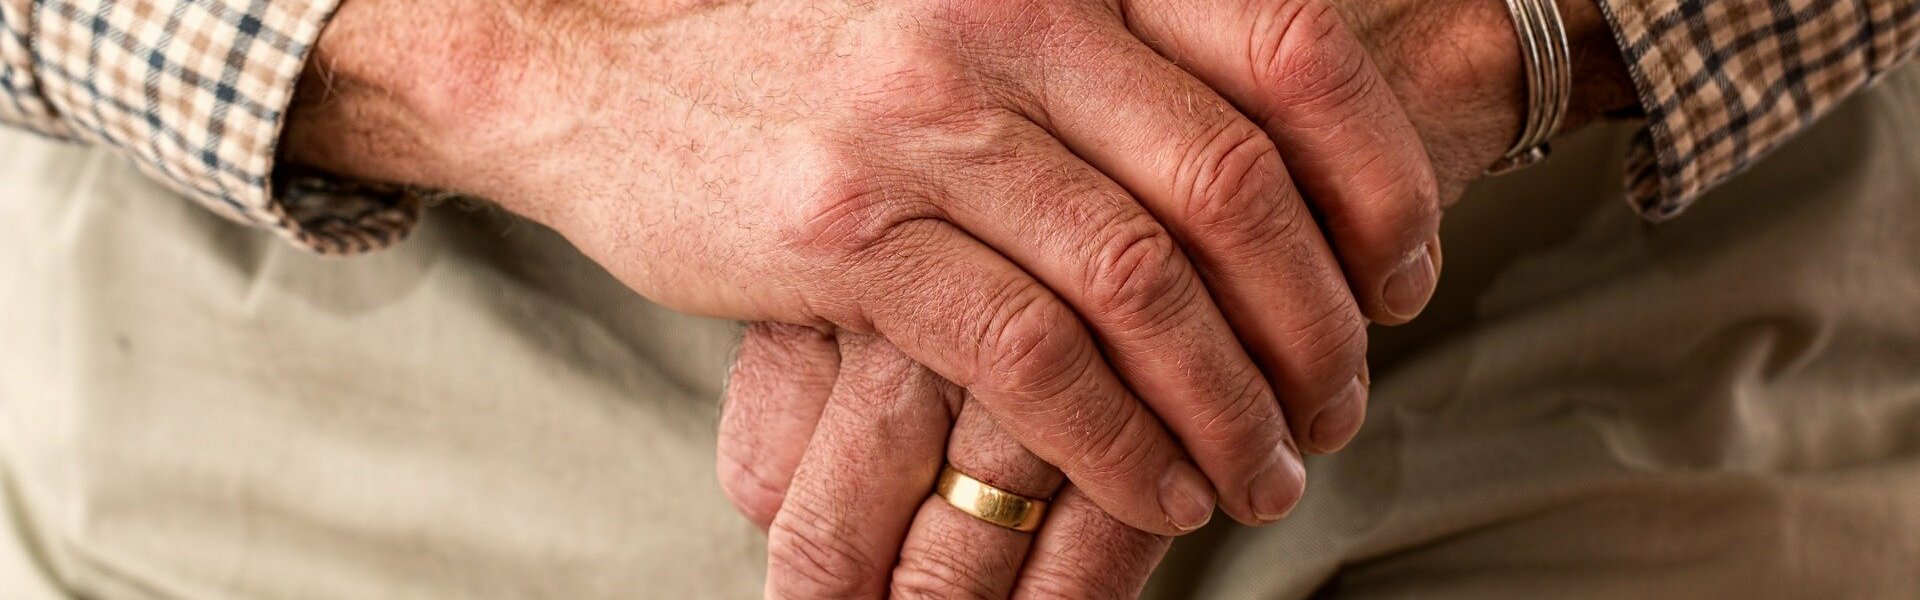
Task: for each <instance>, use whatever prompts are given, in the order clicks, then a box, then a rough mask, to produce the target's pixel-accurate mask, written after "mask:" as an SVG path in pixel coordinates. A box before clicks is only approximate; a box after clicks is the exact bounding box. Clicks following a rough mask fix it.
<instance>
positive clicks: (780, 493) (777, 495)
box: [717, 452, 787, 528]
mask: <svg viewBox="0 0 1920 600" xmlns="http://www.w3.org/2000/svg"><path fill="white" fill-rule="evenodd" d="M752 464H753V463H751V462H749V461H745V460H741V459H740V457H739V456H736V455H735V454H733V453H730V452H722V453H721V455H720V461H719V465H718V467H717V468H718V469H719V476H720V491H721V492H722V493H725V494H726V496H727V500H728V501H729V502H732V503H733V507H734V509H736V510H739V511H740V514H741V515H744V516H745V517H746V518H747V520H749V521H752V522H753V523H754V524H755V525H759V526H760V527H762V528H766V527H768V526H770V525H772V524H773V519H774V516H776V515H777V514H779V512H780V503H781V501H782V500H783V499H784V498H785V497H786V493H787V492H786V490H785V489H783V488H782V487H780V486H776V485H774V484H773V483H772V482H771V480H769V479H767V478H766V477H764V476H762V475H761V474H760V473H758V472H756V471H755V470H754V468H753V466H752Z"/></svg>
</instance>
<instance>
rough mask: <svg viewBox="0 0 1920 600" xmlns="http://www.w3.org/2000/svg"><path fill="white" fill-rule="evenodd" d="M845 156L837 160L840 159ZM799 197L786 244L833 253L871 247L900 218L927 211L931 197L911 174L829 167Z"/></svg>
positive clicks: (904, 219)
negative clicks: (818, 182)
mask: <svg viewBox="0 0 1920 600" xmlns="http://www.w3.org/2000/svg"><path fill="white" fill-rule="evenodd" d="M845 162H846V161H843V162H841V164H845ZM834 171H837V173H836V174H835V175H832V176H830V177H828V178H827V180H826V181H825V182H823V183H822V184H821V185H819V186H818V187H817V188H816V189H815V190H814V191H813V193H811V194H808V195H807V196H806V197H804V198H803V199H802V200H801V205H800V208H799V213H800V214H799V215H797V218H796V222H797V223H798V224H797V225H796V226H795V227H792V228H790V230H789V231H788V232H787V234H786V241H787V245H788V246H789V247H791V248H793V249H795V250H796V251H799V252H801V253H803V254H805V255H810V256H823V255H824V256H831V257H836V258H842V257H848V256H854V255H858V254H861V253H864V252H866V251H868V250H871V249H872V248H874V247H875V246H877V245H879V244H880V242H882V241H883V240H886V239H887V238H888V237H889V236H890V235H892V234H893V232H894V231H895V230H896V229H897V228H898V227H900V226H901V225H902V224H905V223H908V222H911V221H914V220H917V219H920V218H924V217H926V216H928V213H929V210H930V209H931V207H932V203H931V202H929V201H928V200H927V198H928V196H927V195H925V194H922V193H920V192H919V191H918V187H919V186H918V184H917V183H915V182H913V181H912V179H911V178H909V177H907V176H905V175H903V174H897V173H890V172H888V171H886V170H883V169H874V168H867V167H860V166H849V167H842V168H839V169H835V170H834Z"/></svg>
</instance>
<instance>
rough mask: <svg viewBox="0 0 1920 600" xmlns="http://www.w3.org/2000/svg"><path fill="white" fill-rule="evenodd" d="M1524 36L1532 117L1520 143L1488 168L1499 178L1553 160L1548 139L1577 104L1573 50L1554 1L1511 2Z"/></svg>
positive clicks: (1509, 6)
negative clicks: (1574, 99)
mask: <svg viewBox="0 0 1920 600" xmlns="http://www.w3.org/2000/svg"><path fill="white" fill-rule="evenodd" d="M1506 2H1507V11H1508V12H1510V13H1512V14H1513V26H1514V30H1515V31H1517V32H1518V33H1519V34H1520V63H1521V65H1522V67H1523V68H1524V71H1525V74H1526V78H1527V118H1526V122H1525V123H1524V124H1523V125H1522V126H1521V129H1520V139H1519V140H1516V141H1515V142H1514V143H1513V147H1512V148H1510V149H1508V150H1507V153H1506V155H1505V156H1502V157H1501V158H1500V161H1499V162H1497V163H1494V165H1493V166H1492V167H1490V168H1488V169H1487V174H1488V175H1499V174H1502V173H1508V172H1512V171H1515V170H1518V169H1521V168H1524V167H1528V166H1532V165H1534V164H1536V163H1539V162H1540V161H1542V160H1545V159H1546V158H1547V152H1548V148H1547V139H1548V138H1551V137H1553V134H1554V132H1556V131H1558V130H1559V129H1560V123H1561V121H1564V120H1565V119H1566V118H1567V108H1568V106H1569V105H1570V104H1571V103H1572V92H1573V52H1572V50H1571V49H1570V48H1569V45H1568V41H1567V25H1566V21H1565V20H1564V19H1562V18H1561V16H1560V7H1559V6H1558V5H1556V4H1554V0H1506Z"/></svg>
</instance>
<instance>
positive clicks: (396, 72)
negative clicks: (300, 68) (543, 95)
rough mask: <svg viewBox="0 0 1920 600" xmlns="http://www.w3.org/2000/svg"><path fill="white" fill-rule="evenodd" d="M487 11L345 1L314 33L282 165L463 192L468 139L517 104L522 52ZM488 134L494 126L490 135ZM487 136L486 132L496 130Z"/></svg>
mask: <svg viewBox="0 0 1920 600" xmlns="http://www.w3.org/2000/svg"><path fill="white" fill-rule="evenodd" d="M499 12H500V10H499V5H498V4H497V3H486V2H466V1H462V0H346V1H343V2H341V4H340V7H339V9H338V10H337V12H336V13H335V15H334V17H333V19H332V20H331V21H330V22H329V24H328V26H327V29H326V30H325V31H324V32H322V34H321V37H320V39H319V41H318V43H317V44H316V45H315V47H314V50H313V53H312V55H311V56H310V57H309V58H308V61H307V67H306V70H305V71H304V72H303V73H302V76H301V80H300V83H299V86H298V87H297V88H296V90H295V94H294V101H293V104H292V106H291V107H290V109H289V111H288V114H287V121H286V130H285V132H284V133H283V135H282V143H281V150H280V152H281V158H282V160H283V161H284V162H285V163H286V164H289V165H293V166H297V167H301V168H307V169H314V170H319V171H322V172H326V173H331V174H335V175H338V176H342V177H346V178H351V179H356V180H362V181H369V182H378V183H392V184H403V185H411V186H419V187H426V188H433V189H439V190H445V191H452V192H460V193H467V194H478V195H485V194H486V193H487V192H488V191H490V190H488V189H486V188H487V187H488V186H486V185H485V184H484V183H482V182H481V181H477V180H476V178H475V177H474V175H475V174H476V173H478V172H482V171H480V170H477V169H474V168H473V167H474V166H475V163H476V162H477V161H476V160H475V159H474V156H473V155H474V154H475V153H476V152H477V151H480V150H482V149H483V148H484V144H480V143H477V142H480V141H483V140H481V139H480V136H479V135H478V133H479V132H481V131H484V130H487V129H490V127H489V126H488V125H486V124H488V123H496V122H498V121H499V119H498V118H497V117H498V116H499V115H504V114H507V113H508V112H510V109H509V106H510V105H512V104H515V103H517V100H516V99H515V98H516V95H517V90H515V89H514V88H513V87H512V86H506V85H502V83H503V82H505V81H507V80H510V79H515V78H517V77H515V74H516V73H518V72H519V69H518V67H517V66H516V64H515V63H516V62H519V61H520V60H521V59H520V57H522V56H524V54H523V53H521V52H516V51H515V49H514V48H513V47H512V46H510V44H511V43H512V40H514V39H516V38H515V37H514V36H510V35H506V33H507V30H506V29H505V28H504V27H501V26H500V24H501V23H503V22H504V21H505V20H504V19H502V18H500V17H501V15H499V14H498V13H499ZM496 131H497V130H496ZM496 136H497V134H496Z"/></svg>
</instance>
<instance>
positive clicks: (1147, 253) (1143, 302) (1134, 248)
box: [1082, 213, 1195, 328]
mask: <svg viewBox="0 0 1920 600" xmlns="http://www.w3.org/2000/svg"><path fill="white" fill-rule="evenodd" d="M1105 232H1106V243H1104V244H1102V245H1101V246H1100V247H1098V248H1097V249H1096V250H1095V254H1094V256H1093V257H1092V264H1091V265H1090V268H1089V269H1088V270H1087V278H1088V279H1087V281H1085V282H1083V283H1082V289H1085V290H1086V291H1087V292H1086V293H1087V305H1088V306H1087V308H1088V309H1089V310H1090V311H1091V312H1092V313H1093V314H1091V315H1089V318H1091V319H1093V320H1095V321H1098V322H1103V323H1108V324H1111V325H1115V326H1121V327H1127V328H1153V327H1157V326H1163V325H1164V324H1166V322H1167V321H1168V318H1167V317H1169V316H1170V315H1169V313H1170V312H1172V311H1174V310H1177V309H1178V308H1180V307H1181V306H1184V305H1186V304H1187V302H1186V301H1188V300H1191V299H1192V295H1193V293H1194V292H1195V290H1193V289H1191V288H1193V287H1194V286H1193V278H1192V277H1190V276H1189V275H1190V274H1189V273H1188V272H1187V270H1186V269H1185V268H1183V266H1184V265H1183V260H1184V259H1183V258H1182V257H1181V254H1180V248H1179V245H1178V244H1176V243H1175V242H1174V240H1173V236H1171V235H1168V233H1167V231H1166V229H1165V228H1164V227H1161V226H1160V224H1159V223H1158V222H1156V221H1154V220H1153V218H1152V217H1151V216H1149V215H1147V214H1145V213H1139V214H1137V215H1130V216H1127V217H1123V218H1122V219H1120V220H1119V221H1118V222H1116V223H1115V224H1113V225H1111V226H1108V227H1107V228H1105Z"/></svg>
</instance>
